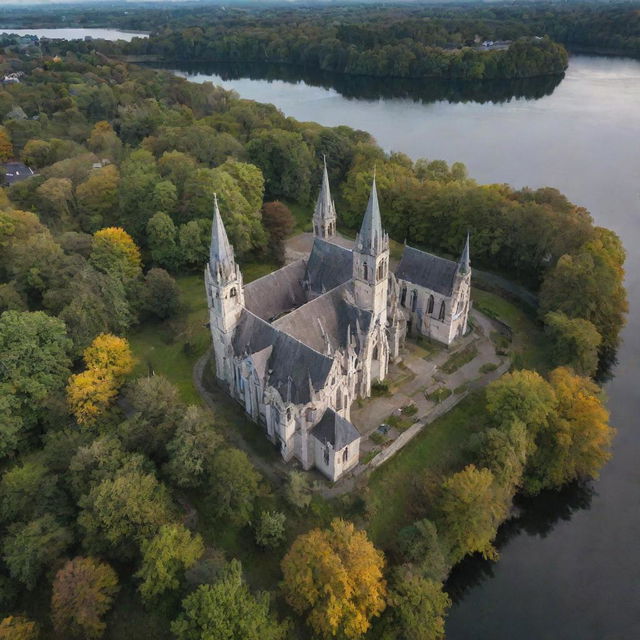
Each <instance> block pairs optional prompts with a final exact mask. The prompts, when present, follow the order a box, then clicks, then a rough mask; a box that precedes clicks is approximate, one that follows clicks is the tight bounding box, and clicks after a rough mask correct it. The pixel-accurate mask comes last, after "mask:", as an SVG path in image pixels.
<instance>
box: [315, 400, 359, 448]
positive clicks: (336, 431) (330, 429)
mask: <svg viewBox="0 0 640 640" xmlns="http://www.w3.org/2000/svg"><path fill="white" fill-rule="evenodd" d="M311 435H312V436H313V437H314V438H315V439H316V440H318V441H319V442H321V443H322V444H327V443H329V444H331V446H332V447H333V448H334V449H335V450H336V451H339V450H340V449H344V447H346V446H347V445H349V444H351V443H352V442H353V441H354V440H357V439H358V438H359V437H360V433H359V432H358V430H357V429H356V428H355V427H354V426H353V424H351V422H349V421H348V420H346V419H345V418H343V417H342V416H341V415H339V414H338V413H336V412H335V411H334V410H333V409H327V410H326V411H325V412H324V414H323V416H322V418H320V422H318V424H316V426H315V427H313V429H311Z"/></svg>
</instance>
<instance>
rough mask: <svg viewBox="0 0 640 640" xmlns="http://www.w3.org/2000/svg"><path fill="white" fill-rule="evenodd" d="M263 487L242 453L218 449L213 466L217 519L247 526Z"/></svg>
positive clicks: (212, 488)
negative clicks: (260, 486) (259, 488)
mask: <svg viewBox="0 0 640 640" xmlns="http://www.w3.org/2000/svg"><path fill="white" fill-rule="evenodd" d="M259 484H260V474H259V473H258V472H257V471H256V470H255V469H254V468H253V465H252V464H251V462H250V461H249V458H248V457H247V454H246V453H245V452H244V451H240V449H233V448H228V449H219V450H218V451H217V452H216V454H215V456H214V457H213V462H212V465H211V494H212V498H213V501H214V505H215V506H214V508H215V511H216V513H217V515H218V516H220V517H224V518H229V520H231V522H233V523H234V524H236V525H244V524H247V523H248V522H249V520H250V518H251V514H252V512H253V503H254V500H255V497H256V494H257V492H258V486H259Z"/></svg>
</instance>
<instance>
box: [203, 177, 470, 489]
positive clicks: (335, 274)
mask: <svg viewBox="0 0 640 640" xmlns="http://www.w3.org/2000/svg"><path fill="white" fill-rule="evenodd" d="M313 229H314V242H313V248H312V250H311V253H310V254H309V256H308V257H307V258H305V259H301V260H297V261H296V262H293V263H291V264H288V265H287V266H285V267H282V268H281V269H279V270H277V271H274V272H273V273H270V274H269V275H266V276H264V277H262V278H259V279H258V280H255V281H253V282H251V283H249V284H247V285H244V284H243V281H242V273H241V271H240V268H239V267H238V265H237V263H236V261H235V257H234V252H233V248H232V247H231V245H230V244H229V240H228V238H227V233H226V231H225V228H224V225H223V223H222V218H221V217H220V211H219V210H218V203H217V200H216V202H215V206H214V216H213V227H212V232H211V249H210V258H209V263H208V264H207V266H206V268H205V287H206V293H207V300H208V305H209V319H210V328H211V336H212V340H213V350H214V355H215V367H216V376H217V378H218V381H219V382H220V384H222V385H223V387H224V388H225V389H226V390H227V391H228V393H229V394H230V395H231V396H232V397H233V398H235V399H236V400H237V401H238V402H240V403H241V404H242V405H243V407H244V408H245V411H246V412H247V413H248V414H249V415H250V416H251V418H252V419H253V420H254V421H255V422H257V423H258V424H260V425H262V426H263V427H264V429H265V432H266V435H267V437H268V438H269V439H270V440H271V441H272V442H273V443H274V444H275V445H277V446H278V448H279V450H280V452H281V454H282V457H283V458H284V459H285V460H287V461H288V460H291V459H292V458H296V459H297V460H298V461H299V462H300V464H301V465H302V467H303V468H304V469H310V468H312V467H316V468H317V469H319V470H320V471H321V472H322V473H323V474H324V475H325V476H327V477H328V478H329V479H330V480H332V481H335V480H337V479H338V478H340V476H342V475H343V474H345V473H346V472H348V471H349V470H350V469H352V468H353V467H355V466H356V465H357V463H358V456H359V450H360V434H359V432H358V430H357V429H356V427H355V426H354V425H353V424H352V423H351V421H350V411H351V404H352V403H353V402H354V400H355V399H356V398H358V397H361V398H366V397H368V396H369V395H371V385H372V384H373V383H375V382H376V381H379V380H384V378H385V377H386V376H387V370H388V366H389V363H390V362H393V361H396V360H397V359H398V358H399V354H400V349H401V347H402V345H403V342H404V338H405V335H406V333H407V331H410V332H411V333H412V334H414V335H418V334H420V335H425V336H428V337H430V338H433V339H435V340H438V341H440V342H443V343H445V344H447V345H448V344H450V343H451V342H452V341H453V340H454V339H455V338H456V337H458V336H461V335H463V334H464V333H465V331H466V328H467V316H468V312H469V296H470V284H471V269H470V262H469V239H468V238H467V242H466V244H465V247H464V250H463V252H462V256H461V258H460V260H459V261H458V262H453V261H450V260H444V259H442V258H439V257H437V256H434V255H431V254H428V253H425V252H423V251H419V250H417V249H412V248H410V247H405V250H404V254H403V257H402V260H401V261H400V264H399V266H398V268H397V270H396V273H395V275H394V274H393V273H392V272H391V270H390V268H389V237H388V235H387V234H386V233H385V232H384V229H383V228H382V221H381V217H380V208H379V205H378V194H377V190H376V184H375V178H374V180H373V184H372V187H371V194H370V197H369V202H368V205H367V209H366V211H365V214H364V219H363V221H362V227H361V229H360V231H359V233H358V235H357V238H356V241H355V245H354V247H353V249H346V248H344V247H342V246H340V245H339V244H336V243H335V242H334V240H335V238H336V211H335V206H334V203H333V200H332V199H331V192H330V189H329V178H328V175H327V169H326V166H325V168H324V174H323V179H322V186H321V189H320V194H319V196H318V200H317V203H316V207H315V210H314V213H313Z"/></svg>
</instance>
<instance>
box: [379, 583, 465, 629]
mask: <svg viewBox="0 0 640 640" xmlns="http://www.w3.org/2000/svg"><path fill="white" fill-rule="evenodd" d="M451 604H452V603H451V598H449V596H448V595H447V594H446V593H445V592H444V591H443V590H442V583H441V582H437V581H435V580H430V579H428V578H423V577H421V576H419V575H416V574H413V573H411V572H409V571H404V572H400V575H398V577H397V578H396V579H395V580H394V583H393V587H392V588H391V590H390V592H389V605H390V607H391V616H390V618H391V620H392V623H391V624H389V625H388V630H389V632H388V634H387V635H385V640H386V638H389V639H391V638H398V639H400V638H402V640H442V639H443V638H444V636H445V634H444V631H445V629H444V623H445V618H446V616H447V612H448V610H449V607H451Z"/></svg>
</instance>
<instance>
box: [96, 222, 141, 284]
mask: <svg viewBox="0 0 640 640" xmlns="http://www.w3.org/2000/svg"><path fill="white" fill-rule="evenodd" d="M89 262H91V264H92V265H93V266H94V267H95V268H96V269H99V270H100V271H103V272H104V273H111V274H113V275H115V276H117V277H118V278H120V279H121V280H123V281H126V280H131V279H132V278H136V277H137V276H139V275H140V272H141V264H140V250H139V249H138V247H137V245H136V243H135V242H134V241H133V239H132V238H131V236H130V235H129V234H128V233H127V232H126V231H125V230H124V229H121V228H119V227H108V228H106V229H100V231H96V232H95V233H94V234H93V243H92V246H91V255H90V256H89Z"/></svg>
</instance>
